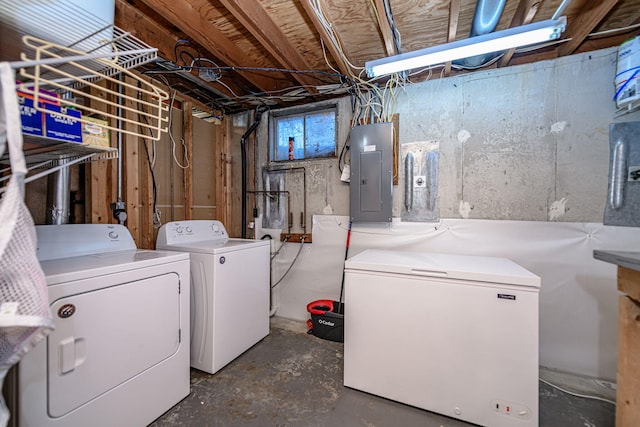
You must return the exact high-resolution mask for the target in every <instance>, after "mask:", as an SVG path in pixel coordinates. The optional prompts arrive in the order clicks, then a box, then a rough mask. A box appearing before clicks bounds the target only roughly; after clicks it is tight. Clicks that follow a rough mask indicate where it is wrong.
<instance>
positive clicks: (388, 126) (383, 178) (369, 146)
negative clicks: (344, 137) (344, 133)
mask: <svg viewBox="0 0 640 427" xmlns="http://www.w3.org/2000/svg"><path fill="white" fill-rule="evenodd" d="M350 139H351V182H350V192H351V197H350V215H351V221H352V222H391V208H392V190H393V123H390V122H389V123H375V124H370V125H362V126H356V127H354V128H353V129H351V134H350Z"/></svg>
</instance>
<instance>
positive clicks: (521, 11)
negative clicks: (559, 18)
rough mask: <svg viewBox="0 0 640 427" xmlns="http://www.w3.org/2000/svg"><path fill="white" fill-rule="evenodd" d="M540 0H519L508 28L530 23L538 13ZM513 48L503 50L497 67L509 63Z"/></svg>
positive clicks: (513, 51)
mask: <svg viewBox="0 0 640 427" xmlns="http://www.w3.org/2000/svg"><path fill="white" fill-rule="evenodd" d="M540 3H541V0H520V3H518V8H517V9H516V12H515V13H514V14H513V18H512V19H511V25H509V27H510V28H513V27H519V26H521V25H526V24H530V23H531V21H533V18H534V17H535V16H536V13H538V9H539V7H540ZM515 51H516V50H515V49H509V50H506V51H505V52H504V55H503V56H502V58H500V61H499V62H498V67H504V66H506V65H508V64H509V61H511V58H512V57H513V54H514V53H515Z"/></svg>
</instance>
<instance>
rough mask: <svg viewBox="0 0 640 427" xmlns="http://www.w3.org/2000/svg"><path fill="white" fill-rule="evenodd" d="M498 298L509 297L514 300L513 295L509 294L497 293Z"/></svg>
mask: <svg viewBox="0 0 640 427" xmlns="http://www.w3.org/2000/svg"><path fill="white" fill-rule="evenodd" d="M498 298H500V299H511V300H514V301H515V299H516V296H515V295H510V294H498Z"/></svg>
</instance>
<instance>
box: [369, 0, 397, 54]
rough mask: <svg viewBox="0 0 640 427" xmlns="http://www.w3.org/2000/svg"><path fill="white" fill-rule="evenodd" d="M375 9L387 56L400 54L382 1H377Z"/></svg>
mask: <svg viewBox="0 0 640 427" xmlns="http://www.w3.org/2000/svg"><path fill="white" fill-rule="evenodd" d="M375 9H376V10H375V11H374V12H375V14H376V18H377V19H378V27H379V28H380V33H381V34H382V39H383V40H384V48H385V50H386V51H387V56H393V55H395V54H396V53H398V52H397V50H396V43H395V37H393V30H392V29H391V25H389V20H388V19H387V14H386V13H385V12H384V3H383V2H382V0H375Z"/></svg>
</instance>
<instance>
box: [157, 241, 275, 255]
mask: <svg viewBox="0 0 640 427" xmlns="http://www.w3.org/2000/svg"><path fill="white" fill-rule="evenodd" d="M269 245H270V243H269V241H268V240H252V239H233V238H232V239H227V240H224V241H220V240H202V241H198V242H189V243H186V242H184V243H177V244H174V245H166V246H157V248H158V249H167V250H172V251H183V252H194V253H200V254H213V255H220V254H224V253H227V252H233V251H238V250H242V249H249V248H255V247H261V246H269Z"/></svg>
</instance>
